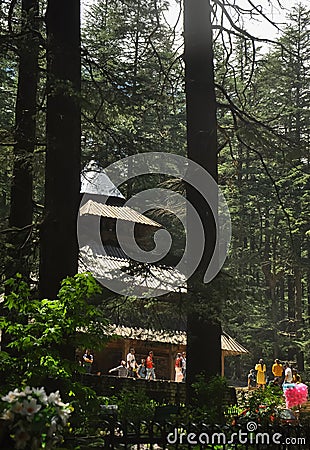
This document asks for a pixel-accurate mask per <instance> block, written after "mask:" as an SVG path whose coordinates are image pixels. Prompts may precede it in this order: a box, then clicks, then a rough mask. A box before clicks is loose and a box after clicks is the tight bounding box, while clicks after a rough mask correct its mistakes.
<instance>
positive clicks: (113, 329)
mask: <svg viewBox="0 0 310 450" xmlns="http://www.w3.org/2000/svg"><path fill="white" fill-rule="evenodd" d="M107 333H108V335H110V336H111V335H113V334H115V335H117V336H121V337H122V338H126V339H137V340H140V341H150V342H160V343H165V344H175V345H186V342H187V339H186V332H185V331H177V330H152V329H146V328H138V327H126V326H123V325H110V326H109V327H108V329H107ZM221 348H222V352H223V353H224V356H232V355H241V354H244V353H249V352H248V350H247V349H246V348H245V347H243V346H242V345H241V344H239V342H237V341H236V340H235V339H233V338H232V337H231V336H229V335H228V334H227V333H225V332H223V333H222V337H221Z"/></svg>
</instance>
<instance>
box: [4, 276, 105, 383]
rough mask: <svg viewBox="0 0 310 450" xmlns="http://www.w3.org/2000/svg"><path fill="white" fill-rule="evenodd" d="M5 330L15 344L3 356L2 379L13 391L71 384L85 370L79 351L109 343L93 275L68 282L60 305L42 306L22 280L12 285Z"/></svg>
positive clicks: (61, 292) (50, 302) (46, 302)
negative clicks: (78, 359)
mask: <svg viewBox="0 0 310 450" xmlns="http://www.w3.org/2000/svg"><path fill="white" fill-rule="evenodd" d="M7 287H8V288H9V290H10V293H9V294H8V295H7V296H6V298H5V302H4V312H5V314H4V316H3V317H1V319H0V328H1V329H2V330H3V332H4V334H5V335H6V337H8V338H9V343H8V345H7V348H6V351H2V352H0V360H1V368H0V370H1V372H2V376H3V377H4V378H5V379H6V380H7V383H8V384H9V385H10V386H14V385H22V384H27V385H33V386H35V385H40V384H42V383H43V382H44V381H46V380H47V379H51V378H53V379H67V381H68V383H69V384H70V383H71V382H72V383H73V382H74V374H75V373H77V372H79V371H81V370H82V369H81V368H79V366H78V365H77V364H76V362H75V361H74V359H75V358H74V355H75V353H74V352H75V349H76V348H78V347H79V348H86V347H88V348H92V349H100V348H102V347H103V345H104V343H105V342H106V338H105V335H104V325H105V324H106V319H105V317H104V314H103V312H102V310H101V309H100V308H99V307H97V306H94V305H93V304H92V303H90V299H91V298H94V296H95V295H97V294H99V293H100V288H99V286H98V284H97V282H96V281H95V280H94V278H93V277H92V276H91V275H90V274H81V275H75V276H74V277H73V278H66V279H65V280H63V282H62V284H61V288H60V290H59V293H58V296H57V298H56V299H55V300H47V299H43V300H36V299H32V298H31V295H30V289H29V286H28V285H27V284H26V283H25V282H24V281H22V279H21V276H19V275H17V277H16V278H15V279H11V280H9V281H8V282H7Z"/></svg>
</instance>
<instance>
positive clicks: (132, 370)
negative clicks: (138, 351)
mask: <svg viewBox="0 0 310 450" xmlns="http://www.w3.org/2000/svg"><path fill="white" fill-rule="evenodd" d="M126 361H127V369H128V376H129V377H135V376H136V371H137V367H138V364H137V361H136V357H135V349H134V348H131V349H130V350H129V353H128V355H127V357H126Z"/></svg>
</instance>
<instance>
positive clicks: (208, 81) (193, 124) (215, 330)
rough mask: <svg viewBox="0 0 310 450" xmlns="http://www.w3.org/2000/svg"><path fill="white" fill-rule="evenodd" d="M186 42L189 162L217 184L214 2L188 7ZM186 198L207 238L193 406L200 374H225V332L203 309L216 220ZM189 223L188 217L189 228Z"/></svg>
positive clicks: (194, 195) (193, 337)
mask: <svg viewBox="0 0 310 450" xmlns="http://www.w3.org/2000/svg"><path fill="white" fill-rule="evenodd" d="M184 37H185V82H186V105H187V147H188V158H189V159H190V160H193V161H195V162H196V163H198V164H199V165H200V166H202V167H203V168H205V169H206V170H207V171H208V172H209V173H210V174H211V175H212V177H213V178H214V179H215V180H217V133H216V98H215V87H214V67H213V57H214V56H213V43H212V28H211V8H210V3H209V1H205V0H196V1H195V2H193V1H191V0H185V1H184ZM187 198H188V200H189V201H190V202H191V204H192V205H193V206H194V207H195V209H196V211H197V212H198V213H199V215H200V218H201V220H202V223H203V227H204V233H205V236H206V237H207V239H206V244H205V249H204V255H203V258H202V260H201V264H200V266H199V267H198V269H197V271H196V273H195V274H194V275H193V277H192V278H191V279H190V280H189V295H190V302H191V306H190V310H189V313H188V322H187V351H188V371H187V380H186V381H187V393H188V399H189V400H190V399H191V398H192V396H191V385H192V383H193V382H194V381H195V378H196V376H197V375H198V374H199V373H201V372H204V373H205V375H206V379H210V378H212V377H213V376H216V375H219V374H220V373H221V326H220V323H219V322H218V321H217V318H216V317H211V315H209V314H207V313H206V312H204V311H206V309H204V308H202V309H201V308H200V307H199V303H201V302H208V303H209V305H208V308H209V307H210V306H211V305H210V303H211V302H212V298H205V299H201V286H202V283H203V275H204V273H205V271H206V268H207V266H208V263H209V261H210V258H211V256H212V253H213V250H214V243H215V226H214V220H213V218H212V215H211V213H210V211H209V210H208V206H207V205H206V202H205V201H204V199H203V198H202V197H201V196H200V195H199V194H198V192H197V191H195V190H194V189H191V188H190V187H188V188H187ZM206 211H207V213H206ZM190 221H191V218H190V217H188V227H189V228H190V226H191V223H190ZM199 310H201V312H199Z"/></svg>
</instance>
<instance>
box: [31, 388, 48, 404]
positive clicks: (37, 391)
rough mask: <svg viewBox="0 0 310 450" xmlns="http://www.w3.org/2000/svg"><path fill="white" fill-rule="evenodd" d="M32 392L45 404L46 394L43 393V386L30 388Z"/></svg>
mask: <svg viewBox="0 0 310 450" xmlns="http://www.w3.org/2000/svg"><path fill="white" fill-rule="evenodd" d="M32 392H33V394H34V395H36V396H37V397H38V399H39V400H40V402H42V403H44V404H45V405H46V404H47V395H46V393H45V390H44V387H41V388H40V389H39V388H32Z"/></svg>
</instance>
